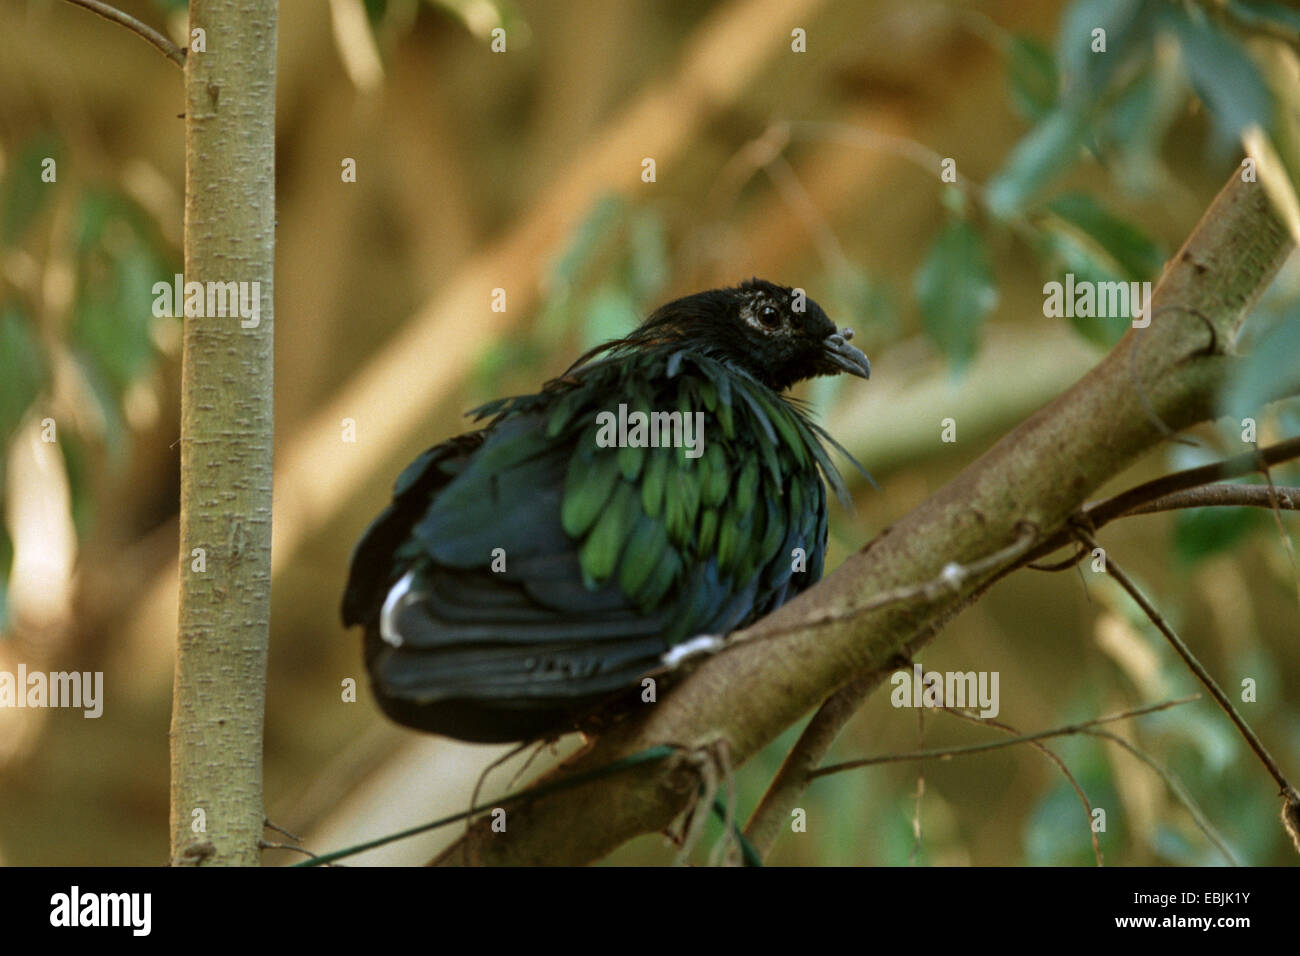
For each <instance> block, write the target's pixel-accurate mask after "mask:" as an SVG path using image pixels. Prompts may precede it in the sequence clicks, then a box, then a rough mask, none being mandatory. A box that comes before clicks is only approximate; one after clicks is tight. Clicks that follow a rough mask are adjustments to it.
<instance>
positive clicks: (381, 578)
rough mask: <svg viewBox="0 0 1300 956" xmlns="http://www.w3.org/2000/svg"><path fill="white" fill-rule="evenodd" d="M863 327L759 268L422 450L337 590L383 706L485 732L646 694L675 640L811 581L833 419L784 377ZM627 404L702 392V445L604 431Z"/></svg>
mask: <svg viewBox="0 0 1300 956" xmlns="http://www.w3.org/2000/svg"><path fill="white" fill-rule="evenodd" d="M851 335H852V333H851V332H850V331H849V330H847V329H846V330H840V331H837V330H836V329H835V327H834V326H833V325H832V324H831V322H830V320H829V319H828V318H827V317H826V315H825V313H824V312H823V311H822V310H821V309H820V308H819V307H818V306H817V305H816V303H814V302H812V300H809V299H805V298H803V296H802V293H800V292H798V291H797V290H791V289H787V288H784V287H781V286H777V285H773V284H771V283H767V282H763V281H761V280H752V281H750V282H746V283H743V284H742V285H740V286H738V287H736V288H731V289H718V290H713V291H710V292H703V293H699V294H697V295H694V296H689V297H687V298H685V299H679V300H677V301H675V302H671V303H669V304H667V305H665V306H663V307H661V308H660V309H659V310H658V311H656V312H655V313H654V315H652V316H651V317H650V318H649V319H648V320H647V321H646V322H645V324H643V325H642V326H641V327H640V328H638V329H637V330H636V331H635V332H633V333H632V334H631V335H629V336H627V337H626V338H624V339H620V340H618V341H616V342H612V343H608V344H607V345H604V346H601V347H600V348H598V349H595V350H593V351H592V352H590V353H588V354H587V355H585V356H583V357H582V358H581V359H579V361H578V362H577V363H576V364H575V365H574V366H573V367H572V368H571V369H570V370H569V371H568V372H566V373H565V374H564V375H563V376H561V377H560V378H557V379H555V380H553V381H551V382H548V383H547V384H546V385H545V386H544V387H543V389H542V391H540V392H538V393H536V394H533V395H523V396H517V397H514V398H507V399H501V400H498V401H495V402H492V403H490V404H489V405H486V406H484V407H483V408H481V409H478V411H477V416H478V418H479V419H480V420H484V419H488V420H489V421H488V424H487V425H486V427H484V428H482V429H481V430H479V431H475V432H470V433H468V434H464V435H460V436H457V437H456V438H452V439H450V440H449V441H446V442H443V443H442V444H440V445H436V446H434V447H433V448H431V449H429V450H428V451H426V452H425V453H424V454H423V455H421V456H420V457H419V458H417V459H416V460H415V461H414V462H413V463H412V464H411V465H410V466H408V467H407V469H406V470H405V471H404V472H403V473H402V474H401V476H399V478H398V479H397V483H396V485H395V487H394V490H393V502H392V504H391V505H389V507H388V508H387V509H386V510H385V511H384V512H383V514H381V515H380V516H379V518H378V519H377V520H376V521H375V522H374V524H372V525H371V527H370V529H369V530H368V531H367V532H366V534H365V536H364V537H363V538H362V539H361V541H360V543H359V544H358V545H357V548H356V551H355V552H354V554H353V557H352V568H351V575H350V578H349V581H348V585H347V590H346V593H345V595H344V599H343V620H344V623H346V624H349V625H352V624H360V625H362V626H363V627H364V628H365V650H366V663H367V667H368V670H369V672H370V676H371V680H372V685H373V687H374V690H375V694H376V696H377V698H378V700H379V702H380V704H381V706H382V707H383V708H384V710H385V712H386V713H388V715H389V716H390V717H392V718H393V719H394V720H397V721H398V722H400V723H403V724H407V725H409V726H413V727H417V728H420V729H423V730H429V731H433V732H437V733H442V734H446V735H449V736H453V737H459V738H461V739H465V740H474V741H510V740H524V739H531V738H536V737H541V736H545V735H548V734H552V733H556V732H560V731H563V730H568V729H572V727H573V726H574V721H575V718H576V717H578V716H580V715H581V714H582V713H583V712H584V711H585V710H586V709H589V708H590V707H591V706H593V705H595V704H597V703H599V702H601V701H602V700H604V699H605V698H607V697H609V696H611V695H614V694H616V693H617V692H619V691H627V692H628V693H629V700H634V699H635V700H639V699H640V697H639V691H640V679H641V678H642V677H643V676H645V675H646V674H647V673H651V672H654V671H656V670H658V669H661V668H662V667H663V664H664V655H665V654H666V653H667V652H669V651H670V650H671V649H672V648H673V647H675V646H679V645H681V644H682V642H684V641H687V640H689V639H690V638H692V637H695V636H698V635H703V634H711V635H722V634H725V633H727V632H728V631H731V630H734V629H736V628H739V627H743V626H745V625H746V624H748V623H750V622H751V621H754V620H756V619H757V618H759V617H761V616H762V615H764V614H766V613H768V612H769V611H771V610H773V609H774V608H776V607H779V606H780V605H781V604H783V603H784V602H785V601H787V600H788V599H789V598H790V597H792V596H793V595H795V594H797V593H798V592H800V591H802V590H803V589H804V588H806V587H808V586H809V585H811V584H812V583H813V582H815V581H817V580H818V579H819V578H820V577H821V573H822V564H823V561H824V558H825V547H826V492H825V486H824V484H823V478H825V479H826V481H829V482H830V483H831V485H832V487H833V488H835V490H836V491H837V493H839V494H840V495H841V497H843V487H842V484H841V482H840V478H839V475H838V473H837V472H836V470H835V468H834V466H833V465H832V463H831V462H830V460H829V458H828V456H827V452H826V450H825V448H824V447H823V444H822V443H823V440H825V441H830V439H829V437H828V436H827V435H826V434H825V433H824V432H823V431H821V429H819V428H818V427H817V426H816V425H814V424H813V423H812V422H811V421H809V420H808V418H807V417H806V415H805V414H804V412H803V410H802V409H801V408H800V406H798V405H797V404H795V403H794V402H792V401H790V400H788V399H786V398H784V397H782V395H781V392H782V391H783V390H784V389H786V388H788V387H789V386H790V385H791V384H793V383H794V382H797V381H800V380H802V379H805V378H809V377H811V376H814V375H826V374H837V373H838V372H841V371H848V372H851V373H852V374H856V375H859V376H861V377H863V378H865V377H866V376H867V374H868V372H869V367H868V365H867V361H866V357H865V356H864V355H862V353H861V352H859V351H858V350H857V349H855V348H853V347H852V346H851V345H848V344H847V339H848V338H849V337H851ZM620 405H624V406H626V408H625V412H626V413H627V415H628V416H629V417H631V418H632V421H634V422H635V421H636V418H635V417H634V416H632V413H635V412H645V413H647V414H652V413H656V412H657V413H672V412H680V413H682V415H683V416H691V418H690V419H685V418H683V421H688V420H689V421H692V422H694V421H696V419H695V417H694V416H695V413H696V412H702V413H703V419H702V423H703V430H702V441H698V440H697V444H696V451H697V452H698V457H691V456H690V455H688V454H687V452H688V449H687V448H682V447H637V446H635V445H634V444H633V443H632V442H628V443H626V444H624V445H623V446H622V447H606V445H607V444H608V441H607V440H608V439H609V438H610V436H611V434H612V432H611V431H610V428H609V425H610V419H611V417H613V416H617V415H618V414H619V406H620ZM602 413H608V415H605V416H603V417H602ZM665 418H666V416H665ZM659 420H660V421H663V420H664V418H661V419H659ZM602 429H604V430H603V431H602ZM673 434H674V437H677V438H681V437H682V433H681V432H680V431H679V432H676V433H673ZM688 435H689V433H688ZM623 437H630V438H631V439H636V438H637V437H638V436H637V434H636V433H635V430H632V431H631V432H629V433H628V435H625V436H623ZM641 437H648V436H641ZM832 444H833V442H832ZM693 453H694V452H693ZM801 556H802V557H801ZM633 692H635V693H636V694H637V695H638V696H636V697H635V698H634V697H632V696H630V695H631V694H632V693H633Z"/></svg>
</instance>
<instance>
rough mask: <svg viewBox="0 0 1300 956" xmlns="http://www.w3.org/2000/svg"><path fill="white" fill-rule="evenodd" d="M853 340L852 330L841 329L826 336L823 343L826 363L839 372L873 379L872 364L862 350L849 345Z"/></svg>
mask: <svg viewBox="0 0 1300 956" xmlns="http://www.w3.org/2000/svg"><path fill="white" fill-rule="evenodd" d="M851 338H853V330H852V329H840V330H839V331H838V332H834V333H832V334H830V335H828V336H826V338H825V339H824V340H823V341H822V349H823V350H824V352H825V354H826V361H827V363H828V364H829V365H831V366H833V367H834V368H835V369H836V370H838V371H841V372H848V373H849V374H850V375H856V376H857V377H858V378H871V363H870V362H868V361H867V357H866V356H865V355H863V354H862V350H861V349H856V348H854V347H853V346H852V345H850V344H849V339H851Z"/></svg>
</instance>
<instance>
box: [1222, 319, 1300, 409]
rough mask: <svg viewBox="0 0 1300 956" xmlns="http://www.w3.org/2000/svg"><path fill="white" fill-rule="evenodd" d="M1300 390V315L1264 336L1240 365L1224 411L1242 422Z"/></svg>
mask: <svg viewBox="0 0 1300 956" xmlns="http://www.w3.org/2000/svg"><path fill="white" fill-rule="evenodd" d="M1297 388H1300V311H1297V312H1294V313H1292V314H1291V315H1289V316H1287V318H1286V319H1284V320H1283V321H1282V322H1280V323H1278V324H1277V325H1275V326H1273V327H1272V328H1271V329H1269V330H1268V331H1267V332H1265V333H1264V334H1263V335H1261V336H1260V337H1259V339H1258V341H1257V342H1256V344H1255V347H1254V348H1253V349H1252V350H1251V352H1250V354H1249V355H1247V356H1246V357H1245V358H1244V359H1242V360H1241V361H1240V362H1238V363H1237V366H1236V368H1235V369H1234V370H1233V373H1232V376H1231V378H1230V379H1229V380H1228V384H1227V387H1226V389H1225V390H1224V394H1223V398H1222V402H1221V407H1222V409H1223V411H1224V412H1225V413H1227V414H1228V415H1231V416H1232V417H1233V418H1234V419H1236V420H1238V421H1240V420H1241V419H1242V418H1244V417H1246V416H1256V415H1258V414H1259V412H1260V410H1261V409H1262V408H1263V406H1264V405H1265V404H1266V403H1267V402H1268V401H1269V400H1270V399H1272V398H1274V397H1276V396H1279V395H1285V394H1287V393H1288V390H1290V391H1294V390H1296V389H1297Z"/></svg>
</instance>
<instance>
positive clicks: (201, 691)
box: [171, 0, 277, 865]
mask: <svg viewBox="0 0 1300 956" xmlns="http://www.w3.org/2000/svg"><path fill="white" fill-rule="evenodd" d="M276 13H277V11H276V3H275V0H192V2H191V4H190V26H191V29H193V28H195V27H198V28H202V29H203V30H204V31H206V51H205V52H198V51H196V50H191V51H190V53H189V54H188V56H187V57H186V69H185V103H186V106H185V146H186V164H185V165H186V169H185V177H186V182H185V278H186V281H187V282H194V281H197V282H203V283H207V282H209V281H213V282H223V283H224V282H232V281H233V282H240V283H250V284H251V283H258V284H259V292H260V295H259V302H260V315H259V316H258V319H257V323H256V325H255V326H251V327H245V325H248V324H249V323H250V322H251V320H248V321H244V320H241V318H240V317H239V316H237V315H235V316H232V315H226V316H216V315H211V316H189V317H187V318H186V319H185V336H184V357H183V372H182V375H183V379H182V393H181V443H180V448H181V517H180V624H179V633H178V638H177V654H176V674H175V686H174V692H173V705H172V706H173V710H172V727H171V738H172V740H171V744H172V753H171V771H172V789H171V859H172V863H173V864H176V865H180V864H198V863H212V864H226V865H256V864H257V863H258V862H259V855H260V850H259V846H258V844H259V842H260V840H261V834H262V823H263V820H264V814H263V809H262V722H263V710H264V703H265V696H266V654H267V635H268V625H269V619H270V600H271V595H270V584H271V438H272V401H271V397H272V388H271V386H272V335H271V330H272V326H273V321H272V301H273V285H272V279H273V266H274V250H275V52H276ZM250 288H251V285H250ZM195 549H202V552H203V564H204V565H205V567H204V570H202V571H199V570H196V569H195V568H196V564H195V560H196V558H195ZM196 810H201V811H203V813H202V819H203V823H204V829H203V830H202V831H201V832H196V821H197V820H198V819H199V817H198V816H196V814H195V811H196Z"/></svg>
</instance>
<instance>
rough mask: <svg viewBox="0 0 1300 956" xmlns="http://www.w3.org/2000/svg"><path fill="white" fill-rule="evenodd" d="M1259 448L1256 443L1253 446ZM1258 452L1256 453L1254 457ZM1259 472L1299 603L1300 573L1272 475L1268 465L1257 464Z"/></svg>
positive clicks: (1263, 463)
mask: <svg viewBox="0 0 1300 956" xmlns="http://www.w3.org/2000/svg"><path fill="white" fill-rule="evenodd" d="M1255 447H1256V449H1258V448H1259V445H1258V443H1257V444H1256V445H1255ZM1258 454H1259V452H1258V450H1257V451H1256V456H1258ZM1259 470H1260V472H1261V473H1262V474H1263V475H1264V480H1265V481H1266V482H1268V503H1269V510H1270V511H1271V512H1272V514H1273V523H1274V524H1275V525H1276V526H1277V534H1278V537H1279V538H1281V539H1282V547H1283V548H1285V549H1286V556H1287V557H1288V558H1289V559H1290V561H1291V580H1292V581H1294V582H1295V588H1296V599H1297V601H1300V571H1297V569H1296V561H1295V546H1294V545H1293V544H1292V543H1291V536H1290V535H1288V534H1287V533H1286V525H1284V524H1282V508H1281V504H1280V503H1279V501H1278V490H1277V488H1276V487H1274V485H1273V473H1272V472H1270V471H1269V470H1268V464H1267V463H1265V462H1262V461H1261V462H1260V463H1259Z"/></svg>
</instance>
